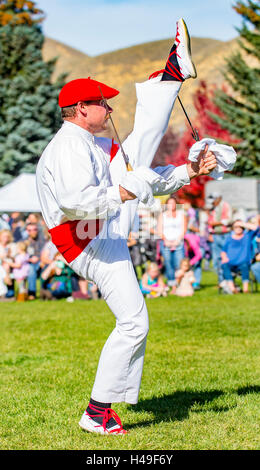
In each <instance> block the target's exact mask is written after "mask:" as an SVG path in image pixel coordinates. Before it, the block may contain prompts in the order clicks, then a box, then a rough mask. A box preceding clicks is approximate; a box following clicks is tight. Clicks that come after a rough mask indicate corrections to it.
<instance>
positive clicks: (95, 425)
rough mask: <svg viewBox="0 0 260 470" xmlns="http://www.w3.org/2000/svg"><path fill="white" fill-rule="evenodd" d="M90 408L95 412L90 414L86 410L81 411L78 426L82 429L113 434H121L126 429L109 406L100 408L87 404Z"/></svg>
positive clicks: (125, 432)
mask: <svg viewBox="0 0 260 470" xmlns="http://www.w3.org/2000/svg"><path fill="white" fill-rule="evenodd" d="M88 408H90V409H91V410H92V411H93V412H94V413H95V414H94V415H91V414H89V413H88V412H87V410H86V411H85V412H84V413H83V415H82V417H81V420H80V422H79V426H80V427H81V428H82V429H84V431H89V432H95V433H97V434H103V435H104V434H106V435H108V434H113V435H119V434H120V435H123V434H127V431H126V430H125V429H123V426H122V423H121V420H120V418H119V416H118V415H117V414H116V412H115V411H114V410H112V409H111V408H101V407H99V406H95V405H92V404H89V406H88Z"/></svg>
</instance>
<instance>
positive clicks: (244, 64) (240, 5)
mask: <svg viewBox="0 0 260 470" xmlns="http://www.w3.org/2000/svg"><path fill="white" fill-rule="evenodd" d="M234 9H235V10H236V11H237V13H239V14H240V15H242V17H243V26H242V28H241V29H238V31H239V33H240V37H241V39H240V40H239V45H240V48H241V51H240V52H237V53H236V54H234V55H232V56H231V57H230V58H229V59H227V70H226V71H225V74H224V76H225V78H226V80H227V81H228V83H229V84H230V85H231V87H232V90H233V92H232V93H231V94H228V93H226V92H224V91H223V90H221V91H218V92H217V93H216V96H215V103H216V105H217V106H218V107H219V108H220V109H221V111H222V112H223V114H224V116H225V117H223V116H217V115H216V114H214V115H212V117H214V120H215V121H216V122H217V123H219V124H220V125H221V126H222V127H223V128H224V129H227V130H228V131H229V132H230V133H231V134H232V135H234V136H235V137H236V138H237V139H238V142H237V143H236V144H235V148H236V150H237V152H238V159H237V163H236V165H235V168H234V170H233V173H234V172H235V173H236V174H237V175H239V176H251V175H259V174H260V67H259V61H260V3H259V1H251V0H247V1H244V2H242V1H238V2H237V3H236V5H235V6H234ZM241 52H243V54H242V53H241Z"/></svg>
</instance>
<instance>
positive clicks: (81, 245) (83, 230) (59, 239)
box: [49, 219, 104, 263]
mask: <svg viewBox="0 0 260 470" xmlns="http://www.w3.org/2000/svg"><path fill="white" fill-rule="evenodd" d="M103 223H104V220H103V219H97V220H72V221H68V222H65V223H64V224H61V225H57V227H54V228H51V229H50V230H49V233H50V234H51V239H52V243H54V245H55V246H56V247H57V250H58V251H59V252H60V253H61V254H62V256H63V257H64V258H65V260H66V261H67V262H68V263H71V261H73V260H74V259H75V258H77V256H79V255H80V253H82V251H83V250H84V249H85V248H86V246H87V245H88V244H89V243H90V242H91V240H93V238H95V237H96V236H97V235H98V234H99V232H100V231H101V230H102V227H103Z"/></svg>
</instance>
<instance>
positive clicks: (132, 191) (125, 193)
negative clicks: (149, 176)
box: [119, 171, 154, 206]
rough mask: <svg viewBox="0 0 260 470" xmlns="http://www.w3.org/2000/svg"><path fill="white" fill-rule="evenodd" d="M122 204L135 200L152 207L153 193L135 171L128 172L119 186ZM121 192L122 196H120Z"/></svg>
mask: <svg viewBox="0 0 260 470" xmlns="http://www.w3.org/2000/svg"><path fill="white" fill-rule="evenodd" d="M119 191H120V196H121V199H122V202H125V201H129V200H133V199H135V198H137V199H138V200H139V201H140V202H143V203H144V204H147V205H149V206H152V205H153V204H154V198H153V192H152V188H151V186H150V184H149V183H147V182H146V181H145V180H143V179H142V178H141V177H140V175H138V176H137V175H136V174H135V171H128V172H127V173H126V174H125V175H124V177H123V178H122V180H121V182H120V185H119ZM121 191H122V194H121Z"/></svg>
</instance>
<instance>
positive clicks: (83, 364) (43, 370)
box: [0, 273, 260, 450]
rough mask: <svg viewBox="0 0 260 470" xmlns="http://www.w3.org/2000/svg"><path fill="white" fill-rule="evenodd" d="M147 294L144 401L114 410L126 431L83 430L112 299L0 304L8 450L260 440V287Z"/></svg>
mask: <svg viewBox="0 0 260 470" xmlns="http://www.w3.org/2000/svg"><path fill="white" fill-rule="evenodd" d="M203 280H204V283H205V285H207V288H203V289H202V290H201V291H200V292H196V294H195V295H194V297H192V298H190V299H181V298H176V297H169V298H166V299H164V298H161V299H151V300H147V304H148V309H149V313H150V333H149V339H148V343H147V352H146V358H145V367H144V374H143V380H142V386H141V392H140V400H139V403H138V404H137V405H135V406H130V405H126V404H116V405H114V409H115V410H116V411H117V412H118V413H119V415H120V416H121V418H122V421H123V424H124V427H125V428H126V429H128V430H129V434H128V435H126V436H117V437H116V436H105V437H103V436H98V435H93V434H89V433H85V432H83V431H82V430H81V429H80V428H79V427H78V421H79V419H80V417H81V414H82V412H83V411H84V409H85V407H86V405H87V403H88V399H89V396H90V393H91V389H92V384H93V381H94V377H95V371H96V367H97V362H98V358H99V354H100V351H101V349H102V346H103V344H104V342H105V340H106V338H107V336H108V335H109V333H110V331H111V330H112V328H113V325H114V317H113V315H112V314H111V312H110V311H109V309H108V307H107V306H106V304H105V302H104V301H103V300H100V301H96V302H95V301H76V302H74V303H73V304H70V303H68V302H66V301H57V302H43V301H39V300H37V301H34V302H26V303H24V304H22V303H9V304H0V328H1V356H0V400H1V407H0V408H1V419H0V448H1V449H85V450H86V449H94V450H98V449H103V450H105V449H106V450H109V449H111V450H114V449H133V450H138V449H142V450H145V449H148V450H150V449H157V450H170V449H171V450H172V449H260V432H259V423H260V411H259V409H260V393H259V392H260V378H259V377H260V375H259V372H260V360H259V359H260V358H259V339H260V332H259V317H260V309H259V299H260V296H259V294H248V295H243V294H238V295H236V296H225V295H219V294H218V293H217V289H216V288H215V287H214V282H215V276H214V275H213V274H211V273H206V274H205V273H204V277H203Z"/></svg>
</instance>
